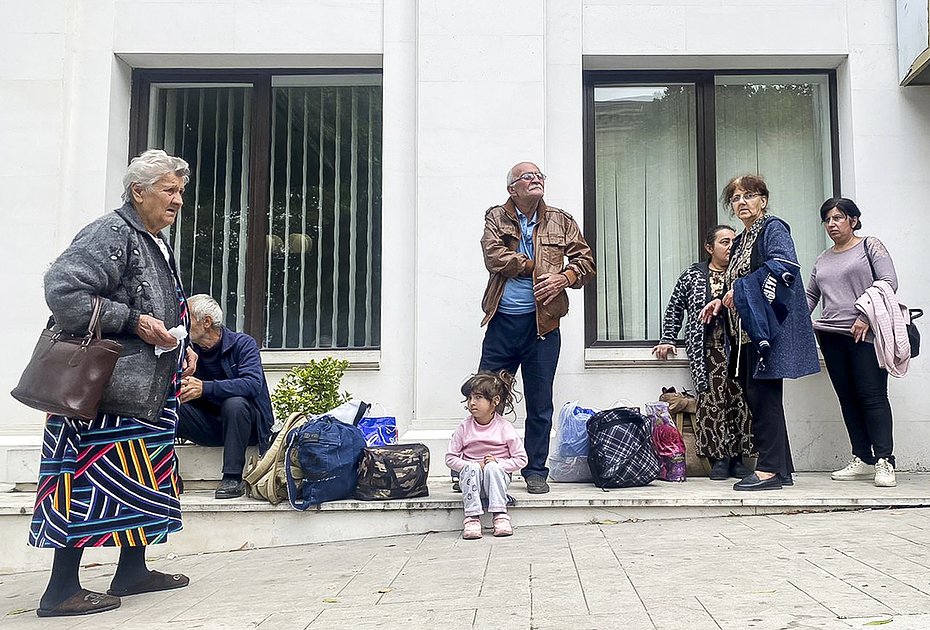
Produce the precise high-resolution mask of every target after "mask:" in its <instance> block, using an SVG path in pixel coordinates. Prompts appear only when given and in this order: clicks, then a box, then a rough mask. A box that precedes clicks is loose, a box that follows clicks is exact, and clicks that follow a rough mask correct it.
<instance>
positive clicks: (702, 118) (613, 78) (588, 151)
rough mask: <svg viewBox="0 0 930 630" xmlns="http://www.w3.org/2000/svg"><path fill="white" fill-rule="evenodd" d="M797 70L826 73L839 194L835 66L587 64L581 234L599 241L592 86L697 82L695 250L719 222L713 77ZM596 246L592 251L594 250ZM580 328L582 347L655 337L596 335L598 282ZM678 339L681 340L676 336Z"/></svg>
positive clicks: (634, 344) (632, 344) (635, 343)
mask: <svg viewBox="0 0 930 630" xmlns="http://www.w3.org/2000/svg"><path fill="white" fill-rule="evenodd" d="M798 74H819V75H826V76H827V82H828V97H829V105H828V106H829V116H830V158H831V166H832V169H831V174H832V178H833V195H834V196H839V195H840V188H841V187H840V149H839V130H838V126H839V124H838V123H839V116H838V113H837V84H836V70H835V69H825V68H793V69H783V70H759V69H749V68H743V69H729V70H680V71H679V70H662V71H654V70H586V71H584V72H583V73H582V85H583V93H584V107H583V110H584V111H583V120H582V125H583V131H582V135H583V138H584V149H583V172H584V185H583V199H584V212H583V216H584V237H585V240H586V241H587V242H588V244H589V245H590V246H591V249H592V250H596V247H597V227H596V226H597V194H596V193H597V182H596V181H595V172H596V169H595V159H596V152H595V147H594V143H595V133H594V131H595V130H594V89H595V88H596V87H602V86H612V85H624V84H627V85H640V84H649V83H692V84H694V88H695V107H696V110H697V111H696V112H695V116H696V117H695V120H696V124H697V126H696V129H695V131H696V150H697V156H696V163H697V200H698V223H697V225H698V230H697V233H696V234H695V235H694V238H695V240H696V242H697V246H698V251H700V249H701V244H702V238H701V235H702V234H704V233H705V232H706V231H707V230H708V229H710V227H711V226H713V225H715V224H716V223H717V198H716V190H715V188H716V183H715V182H716V180H717V149H716V142H715V140H716V119H715V114H716V112H715V109H714V107H715V105H714V87H715V79H716V78H717V77H720V76H732V75H759V76H779V75H798ZM596 254H597V252H596V251H595V256H596ZM584 306H585V309H584V310H585V315H584V329H585V334H584V336H585V347H586V348H618V347H622V348H650V347H652V346H654V345H655V344H656V343H658V340H657V339H653V340H649V339H646V340H625V341H606V340H598V339H597V284H596V281H595V282H592V283H589V284H588V285H587V286H585V288H584ZM678 345H680V346H681V345H683V342H679V344H678Z"/></svg>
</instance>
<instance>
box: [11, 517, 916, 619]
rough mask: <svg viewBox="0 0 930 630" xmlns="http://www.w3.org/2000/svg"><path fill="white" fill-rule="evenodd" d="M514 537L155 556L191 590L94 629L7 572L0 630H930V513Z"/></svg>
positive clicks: (103, 570)
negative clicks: (44, 614)
mask: <svg viewBox="0 0 930 630" xmlns="http://www.w3.org/2000/svg"><path fill="white" fill-rule="evenodd" d="M310 518H312V515H310ZM515 525H516V532H515V535H514V536H513V537H512V538H497V539H496V538H493V537H491V536H490V532H489V531H488V530H485V534H486V535H485V538H483V539H482V540H478V541H465V540H462V539H461V537H460V536H459V535H458V534H455V533H437V534H426V535H410V536H395V537H391V538H380V539H372V540H362V541H354V542H345V543H326V544H317V545H304V546H296V547H289V548H276V549H262V550H250V551H241V552H228V553H215V554H202V555H196V556H185V557H174V558H157V557H155V558H154V560H153V561H152V562H151V564H152V566H153V567H154V568H157V569H160V570H162V571H169V572H178V571H179V572H183V573H186V574H187V575H189V576H190V577H191V585H190V586H189V587H188V588H185V589H180V590H177V591H170V592H164V593H156V594H146V595H136V596H132V597H126V598H124V599H123V605H122V607H121V608H120V609H118V610H116V611H112V612H108V613H102V614H99V615H92V616H90V617H83V618H82V617H77V618H71V619H39V618H37V617H36V616H35V611H34V608H35V606H36V603H37V600H38V597H39V595H40V594H41V592H42V590H43V588H44V586H45V581H46V579H47V574H46V573H44V572H32V573H20V574H13V575H7V576H0V601H2V609H0V613H2V614H3V616H2V617H0V627H2V628H23V629H27V628H46V629H47V628H53V629H54V628H100V629H105V628H133V629H134V630H135V629H139V630H143V629H155V628H167V629H172V628H177V629H181V628H184V629H187V628H217V629H224V628H230V629H232V628H262V629H274V630H289V629H297V628H311V629H312V628H328V629H332V628H359V629H363V628H382V627H383V628H438V629H443V630H452V629H457V628H508V629H510V628H527V629H539V630H542V629H548V628H552V629H564V628H573V629H580V630H584V629H586V628H591V629H597V630H604V629H610V628H623V629H634V630H636V629H639V628H643V629H652V628H676V629H679V628H688V629H703V628H708V629H721V628H725V629H731V628H732V629H736V630H744V629H748V628H752V629H769V628H772V629H775V628H818V629H834V628H835V629H841V628H842V629H847V628H868V627H872V626H871V625H867V624H869V623H870V622H885V621H890V622H889V623H885V624H882V625H881V626H880V627H882V628H888V629H889V630H902V629H910V630H916V629H921V630H925V629H927V628H930V509H894V510H874V511H861V512H835V513H818V514H794V515H776V516H751V517H729V518H726V517H724V518H702V519H685V520H668V521H648V522H646V521H641V522H626V523H615V522H600V523H590V524H587V525H569V526H558V525H556V526H548V527H522V528H521V527H520V525H519V522H516V523H515ZM181 535H183V534H181ZM157 549H158V548H157V547H155V548H153V550H154V551H157ZM36 553H43V552H40V551H37V552H36ZM85 561H86V562H88V563H93V562H94V551H93V550H91V551H88V552H87V554H86V555H85ZM113 569H114V567H113V565H111V564H108V565H93V564H91V565H90V566H88V567H86V568H83V569H82V576H83V580H84V586H85V587H87V588H91V589H95V590H106V588H107V585H108V581H109V577H110V576H111V575H112V572H113ZM873 625H877V624H873Z"/></svg>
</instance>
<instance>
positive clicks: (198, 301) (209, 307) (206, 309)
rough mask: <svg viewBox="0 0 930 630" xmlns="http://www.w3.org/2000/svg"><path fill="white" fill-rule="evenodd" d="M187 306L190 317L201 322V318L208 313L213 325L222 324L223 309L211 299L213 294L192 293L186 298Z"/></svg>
mask: <svg viewBox="0 0 930 630" xmlns="http://www.w3.org/2000/svg"><path fill="white" fill-rule="evenodd" d="M187 308H188V310H189V311H190V314H191V317H193V318H195V319H196V320H197V321H198V322H202V321H203V319H204V318H205V317H207V316H208V315H209V316H210V319H212V320H213V325H214V326H222V324H223V309H221V308H220V305H219V304H217V302H216V300H214V299H213V296H210V295H207V294H206V293H198V294H197V295H192V296H190V297H189V298H187Z"/></svg>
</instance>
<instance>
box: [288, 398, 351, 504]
mask: <svg viewBox="0 0 930 630" xmlns="http://www.w3.org/2000/svg"><path fill="white" fill-rule="evenodd" d="M363 450H365V437H364V435H362V432H361V430H359V429H358V427H354V426H352V425H350V424H345V423H344V422H340V421H339V420H336V419H335V418H333V417H332V416H328V415H324V416H320V417H318V418H313V419H312V420H310V421H308V422H307V423H306V424H303V425H301V426H299V427H296V428H294V429H291V432H290V433H288V435H287V454H286V455H285V456H284V470H285V471H286V474H287V498H288V499H289V500H290V502H291V505H292V506H293V507H294V509H295V510H306V509H307V508H308V507H310V506H311V505H318V504H320V503H323V502H324V501H337V500H339V499H346V498H348V497H351V496H352V494H353V493H354V492H355V486H356V484H357V483H358V461H359V459H360V458H361V456H362V451H363ZM295 465H296V466H299V468H300V471H302V472H303V480H302V481H300V480H299V479H297V480H295V478H294V470H293V468H294V466H295Z"/></svg>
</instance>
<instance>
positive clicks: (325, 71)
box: [126, 68, 384, 352]
mask: <svg viewBox="0 0 930 630" xmlns="http://www.w3.org/2000/svg"><path fill="white" fill-rule="evenodd" d="M340 74H345V75H358V74H374V75H383V74H384V73H383V71H382V70H381V69H380V68H314V69H306V70H304V69H295V68H263V69H260V70H259V69H244V68H239V69H210V70H205V69H195V68H134V69H133V71H132V88H131V94H130V115H129V156H128V157H127V159H126V161H127V163H128V162H129V160H131V159H132V158H133V157H135V156H137V155H139V154H140V153H141V152H143V151H145V149H146V146H147V144H148V128H149V114H150V112H149V105H150V95H151V91H152V84H153V83H156V84H157V83H243V84H245V83H248V84H251V86H252V114H251V115H252V118H251V128H250V135H249V143H250V145H249V146H250V151H249V195H248V199H249V201H248V203H249V212H248V217H249V226H250V227H249V235H248V241H247V244H246V260H247V261H248V262H247V265H246V279H245V286H246V298H245V299H246V307H245V322H244V324H243V330H244V332H245V333H247V334H248V335H250V336H251V337H253V338H254V339H255V340H256V341H257V342H258V344H259V347H262V348H264V340H265V335H264V331H265V294H266V291H267V287H266V286H265V281H266V272H267V262H268V251H267V246H268V245H267V239H266V238H265V233H266V232H267V231H268V222H267V218H268V207H269V205H270V203H271V199H270V194H269V193H270V191H269V187H268V183H269V181H270V174H271V135H272V129H271V118H272V116H271V106H272V78H273V77H279V76H313V75H317V76H319V75H340ZM255 296H261V299H256V298H255ZM377 349H378V347H373V348H335V347H334V348H332V349H331V350H333V351H344V352H351V351H354V350H377ZM285 350H288V351H298V352H299V351H300V350H299V349H285Z"/></svg>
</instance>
